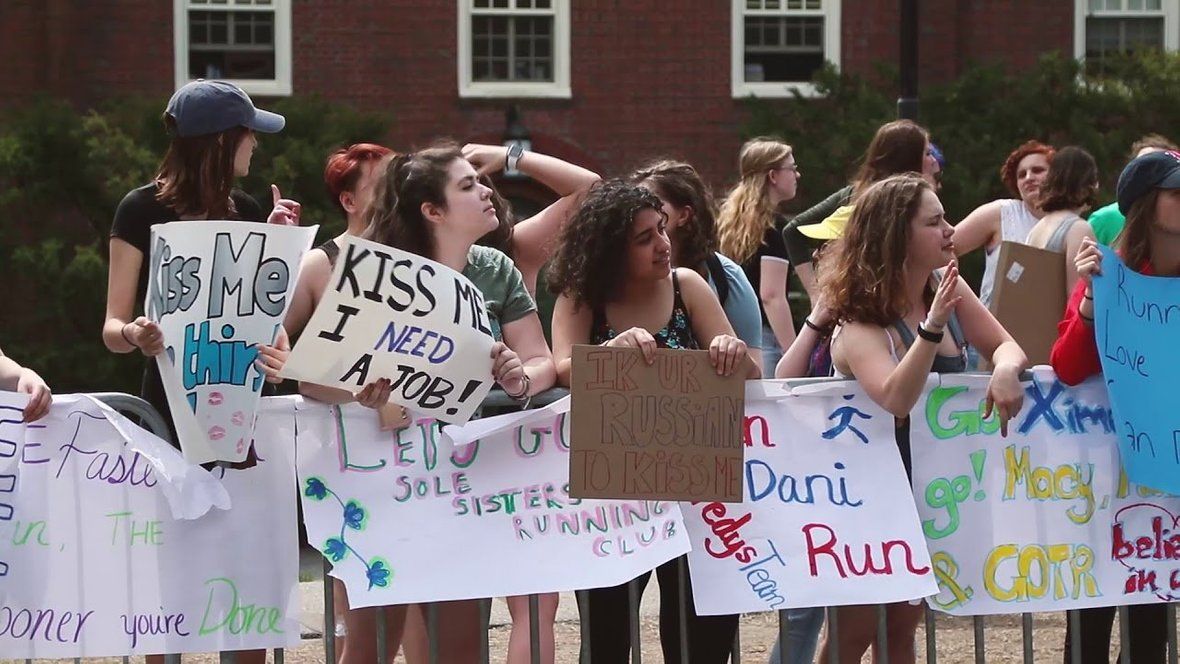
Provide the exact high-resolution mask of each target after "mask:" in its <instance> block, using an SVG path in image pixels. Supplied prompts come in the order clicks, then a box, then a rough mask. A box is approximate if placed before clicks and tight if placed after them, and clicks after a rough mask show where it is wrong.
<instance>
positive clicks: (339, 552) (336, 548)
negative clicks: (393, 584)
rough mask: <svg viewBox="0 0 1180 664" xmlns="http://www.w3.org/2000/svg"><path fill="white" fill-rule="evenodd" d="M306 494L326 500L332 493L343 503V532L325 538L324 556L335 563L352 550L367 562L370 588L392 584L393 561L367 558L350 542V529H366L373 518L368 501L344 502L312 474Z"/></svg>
mask: <svg viewBox="0 0 1180 664" xmlns="http://www.w3.org/2000/svg"><path fill="white" fill-rule="evenodd" d="M303 495H305V496H307V497H308V498H311V499H312V500H316V501H322V500H325V499H327V497H328V496H331V497H332V499H333V500H335V501H336V504H337V505H339V506H340V511H341V518H340V535H339V536H337V537H329V538H328V539H327V540H325V541H324V545H323V547H322V548H321V549H320V550H321V551H322V552H323V554H324V557H325V558H327V559H328V560H330V561H332V562H333V563H338V562H340V561H342V560H344V559H345V558H347V557H348V554H349V553H352V554H353V555H355V556H356V558H357V560H358V561H359V562H360V564H362V565H364V566H365V577H366V578H367V579H368V580H369V590H372V589H373V587H374V586H377V587H380V588H384V587H386V586H388V585H389V579H390V577H392V576H393V569H392V568H390V566H389V563H388V562H387V561H385V560H384V559H382V558H376V557H374V558H371V559H366V558H365V557H364V556H362V555H361V553H360V552H359V551H357V550H356V549H355V548H353V546H352V545H351V544H349V543H348V536H347V534H348V531H349V530H350V529H351V530H364V529H365V524H366V523H367V522H368V520H369V511H368V510H366V509H365V507H364V505H361V503H360V502H359V501H357V500H349V501H348V502H344V501H343V500H341V499H340V496H338V495H336V492H335V491H333V490H332V489H330V488H328V485H327V484H325V483H324V481H323V480H322V479H320V478H318V477H309V478H307V479H306V480H305V481H304V488H303ZM317 509H318V508H317Z"/></svg>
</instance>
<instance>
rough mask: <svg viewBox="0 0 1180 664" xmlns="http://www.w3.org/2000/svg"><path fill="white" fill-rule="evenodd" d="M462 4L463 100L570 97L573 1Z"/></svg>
mask: <svg viewBox="0 0 1180 664" xmlns="http://www.w3.org/2000/svg"><path fill="white" fill-rule="evenodd" d="M458 2H459V95H460V96H463V97H569V96H570V82H569V79H570V73H569V67H570V37H569V34H570V27H569V17H570V9H569V3H570V0H458Z"/></svg>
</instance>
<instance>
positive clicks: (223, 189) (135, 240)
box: [102, 81, 296, 662]
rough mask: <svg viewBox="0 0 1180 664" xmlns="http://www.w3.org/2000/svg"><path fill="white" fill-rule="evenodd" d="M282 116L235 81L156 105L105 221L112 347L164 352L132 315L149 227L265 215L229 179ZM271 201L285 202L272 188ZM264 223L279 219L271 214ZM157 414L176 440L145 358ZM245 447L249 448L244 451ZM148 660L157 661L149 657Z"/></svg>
mask: <svg viewBox="0 0 1180 664" xmlns="http://www.w3.org/2000/svg"><path fill="white" fill-rule="evenodd" d="M284 122H285V120H284V119H283V116H281V115H277V114H275V113H270V112H267V111H263V110H260V109H257V108H255V107H254V104H253V102H251V101H250V97H248V96H247V95H246V93H245V92H242V90H241V89H240V88H238V87H237V86H235V85H232V84H230V83H225V82H222V81H194V82H192V83H189V84H187V85H185V86H184V87H182V88H180V89H179V90H177V91H176V93H175V94H173V95H172V98H171V100H169V102H168V107H167V110H165V112H164V126H165V128H166V129H167V130H168V133H169V134H170V135H171V136H172V141H171V143H170V145H169V147H168V152H167V153H166V154H165V155H164V161H163V163H161V164H160V168H159V171H158V172H157V173H156V177H155V178H154V179H153V180H152V182H150V183H148V184H146V185H144V186H142V187H139V188H137V189H133V190H131V191H130V192H129V193H128V194H127V195H126V196H125V197H123V201H122V202H121V203H119V207H118V209H117V210H116V211H115V221H114V223H113V224H112V226H111V245H110V260H111V264H110V273H109V277H108V280H107V309H106V322H105V324H104V325H103V329H102V339H103V343H105V344H106V347H107V348H108V349H110V350H111V351H112V352H115V353H130V352H133V351H137V350H138V351H139V352H140V353H142V354H143V355H144V356H145V357H147V358H155V357H156V356H158V355H159V354H160V353H162V352H164V338H163V334H162V332H161V331H160V327H159V325H157V324H156V323H155V322H154V321H151V320H149V319H148V318H147V317H146V316H142V315H140V316H136V315H135V312H136V311H137V310H138V309H139V308H141V307H142V306H143V302H144V297H145V295H146V293H147V284H148V257H149V256H150V255H151V249H150V247H149V243H150V240H151V227H152V226H154V225H155V224H161V223H168V222H171V221H176V220H196V219H231V220H241V221H256V222H263V221H268V219H267V217H266V215H265V214H264V213H263V211H262V208H261V207H259V205H258V203H257V202H256V201H255V200H254V199H253V198H251V197H250V196H249V195H247V194H246V193H244V192H242V191H241V190H238V189H235V188H234V180H235V179H237V178H239V177H242V176H244V175H246V174H247V173H249V171H250V158H251V157H252V156H253V154H254V148H255V147H256V146H257V145H258V140H257V139H256V138H255V135H254V133H255V132H256V131H258V132H265V133H275V132H278V131H279V130H281V129H282V128H283V124H284ZM272 189H273V193H274V194H275V203H276V206H277V205H278V204H280V203H282V204H283V205H296V204H294V203H293V202H292V201H285V200H283V199H281V197H280V196H279V195H278V189H277V188H275V187H273V186H272ZM269 221H271V222H272V223H286V219H285V218H283V217H282V216H275V215H272V216H271V218H270V219H269ZM288 348H289V346H288V343H287V335H286V332H285V331H283V330H281V329H280V332H279V335H278V338H277V340H276V342H275V345H274V346H260V347H259V349H258V359H257V360H256V362H255V365H256V366H257V367H258V369H259V370H260V371H262V372H263V373H264V374H265V375H266V380H267V381H268V382H274V383H277V382H279V381H280V380H281V379H279V377H278V373H279V371H280V370H281V369H282V367H283V364H284V362H285V361H286V357H287V350H288ZM140 396H141V397H143V399H144V400H146V401H147V402H148V403H149V404H151V405H152V406H153V407H154V408H155V409H156V410H157V411H158V412H159V413H160V415H162V416H163V417H164V421H165V422H167V423H168V426H169V428H170V429H171V433H172V442H173V444H174V445H177V446H179V442H178V441H177V439H176V428H175V426H174V424H173V422H172V417H171V411H170V410H169V408H168V399H167V397H166V396H165V394H164V384H163V382H162V381H161V379H160V369H159V366H158V365H157V364H156V362H155V361H154V360H152V359H149V361H148V364H147V367H146V369H145V371H144V376H143V387H142V390H141V392H140ZM251 454H253V452H251ZM157 657H158V660H157ZM238 658H239V661H251V662H252V661H264V660H265V658H266V652H265V651H261V650H257V651H245V652H241V653H238ZM149 659H152V660H153V661H163V658H162V657H159V656H152V657H150V658H149Z"/></svg>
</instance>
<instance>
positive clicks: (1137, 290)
mask: <svg viewBox="0 0 1180 664" xmlns="http://www.w3.org/2000/svg"><path fill="white" fill-rule="evenodd" d="M1093 290H1094V333H1095V335H1096V336H1097V340H1098V356H1099V358H1101V361H1102V375H1103V377H1104V378H1105V379H1106V385H1107V389H1109V390H1110V402H1111V406H1112V407H1113V408H1114V414H1115V418H1114V419H1115V426H1116V427H1117V428H1118V432H1119V451H1120V452H1121V455H1122V460H1123V466H1124V467H1125V468H1126V469H1127V475H1128V476H1130V478H1131V481H1132V482H1135V483H1136V484H1143V485H1146V486H1149V487H1152V488H1153V489H1160V490H1162V491H1168V492H1170V493H1180V410H1178V409H1177V408H1176V385H1175V382H1176V376H1178V375H1180V350H1177V346H1176V341H1177V339H1180V279H1175V278H1166V277H1147V276H1144V275H1141V274H1139V273H1138V272H1135V271H1133V270H1131V269H1130V268H1128V267H1127V266H1126V265H1124V264H1123V262H1122V261H1121V260H1120V259H1119V257H1118V256H1117V255H1116V254H1115V253H1114V252H1113V251H1111V249H1110V248H1109V247H1102V274H1101V275H1099V276H1096V277H1095V278H1094V286H1093Z"/></svg>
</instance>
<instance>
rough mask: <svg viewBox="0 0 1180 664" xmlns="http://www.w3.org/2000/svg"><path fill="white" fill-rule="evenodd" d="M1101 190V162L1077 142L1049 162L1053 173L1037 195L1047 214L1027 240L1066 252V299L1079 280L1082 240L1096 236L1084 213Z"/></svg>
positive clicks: (1027, 241)
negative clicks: (1077, 263)
mask: <svg viewBox="0 0 1180 664" xmlns="http://www.w3.org/2000/svg"><path fill="white" fill-rule="evenodd" d="M1097 191H1098V164H1096V163H1094V157H1092V156H1090V153H1089V152H1086V151H1085V150H1083V149H1082V148H1079V147H1076V146H1073V145H1070V146H1067V147H1064V148H1061V150H1060V151H1058V152H1057V154H1056V155H1054V157H1053V163H1052V164H1050V165H1049V175H1048V177H1046V178H1045V182H1044V184H1043V185H1042V186H1041V191H1040V194H1039V196H1038V197H1037V200H1038V203H1039V205H1040V208H1041V212H1042V213H1043V214H1044V215H1045V216H1043V217H1041V220H1040V221H1038V222H1037V223H1036V225H1035V226H1033V227H1032V230H1030V231H1029V232H1028V237H1026V238H1025V240H1024V241H1025V243H1026V244H1029V245H1032V246H1034V247H1037V248H1039V249H1045V250H1046V251H1053V252H1056V253H1060V254H1064V259H1063V262H1064V266H1063V269H1064V270H1065V299H1066V300H1068V299H1069V294H1070V293H1072V292H1073V287H1074V284H1076V283H1077V282H1078V271H1077V269H1076V268H1075V267H1074V256H1076V255H1077V253H1078V250H1079V249H1081V248H1082V240H1084V239H1086V238H1089V239H1091V240H1093V239H1094V230H1093V229H1092V228H1090V224H1087V223H1086V221H1085V220H1084V219H1082V217H1081V214H1082V213H1083V212H1085V211H1086V210H1088V209H1090V206H1091V204H1092V203H1093V202H1094V193H1095V192H1097ZM1079 222H1080V223H1079Z"/></svg>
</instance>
